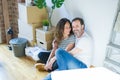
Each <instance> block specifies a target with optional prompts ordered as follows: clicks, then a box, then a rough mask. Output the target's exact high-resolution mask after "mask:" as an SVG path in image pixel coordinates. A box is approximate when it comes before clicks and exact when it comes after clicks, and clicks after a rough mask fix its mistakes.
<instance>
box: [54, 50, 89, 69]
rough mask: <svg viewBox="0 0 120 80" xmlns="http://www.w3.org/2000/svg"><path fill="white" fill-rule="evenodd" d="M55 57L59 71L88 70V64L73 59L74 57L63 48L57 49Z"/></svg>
mask: <svg viewBox="0 0 120 80" xmlns="http://www.w3.org/2000/svg"><path fill="white" fill-rule="evenodd" d="M55 55H56V59H57V64H58V70H69V69H78V68H87V66H86V64H84V63H83V62H82V61H80V60H78V59H76V58H75V57H73V55H71V54H70V53H68V52H67V51H65V50H63V49H61V48H59V49H57V51H56V54H55Z"/></svg>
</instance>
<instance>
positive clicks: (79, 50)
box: [44, 18, 93, 80]
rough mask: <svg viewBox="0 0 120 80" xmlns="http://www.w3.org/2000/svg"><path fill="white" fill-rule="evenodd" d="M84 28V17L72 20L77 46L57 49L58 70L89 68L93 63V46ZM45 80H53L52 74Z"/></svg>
mask: <svg viewBox="0 0 120 80" xmlns="http://www.w3.org/2000/svg"><path fill="white" fill-rule="evenodd" d="M84 28H85V26H84V21H83V19H82V18H74V19H73V20H72V30H73V32H74V34H75V36H76V42H75V47H74V48H73V49H72V50H71V51H69V52H67V51H65V50H63V49H58V50H57V51H56V54H55V56H56V60H57V64H58V70H70V69H77V68H87V67H89V66H90V65H91V60H92V59H91V58H92V49H93V47H92V42H91V39H90V37H89V36H88V35H87V34H86V32H84ZM44 80H51V79H50V75H48V76H47V77H46V78H45V79H44Z"/></svg>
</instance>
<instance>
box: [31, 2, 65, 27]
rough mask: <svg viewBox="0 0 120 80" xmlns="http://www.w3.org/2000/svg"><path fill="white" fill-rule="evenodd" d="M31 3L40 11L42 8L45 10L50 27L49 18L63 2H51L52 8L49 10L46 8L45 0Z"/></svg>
mask: <svg viewBox="0 0 120 80" xmlns="http://www.w3.org/2000/svg"><path fill="white" fill-rule="evenodd" d="M33 3H34V5H35V6H37V7H38V8H39V9H42V8H46V9H47V12H48V21H49V26H50V27H52V23H51V17H52V14H53V11H54V9H55V8H60V7H61V6H62V4H63V3H64V0H51V3H52V6H51V7H50V10H49V8H48V6H47V1H46V0H34V1H33Z"/></svg>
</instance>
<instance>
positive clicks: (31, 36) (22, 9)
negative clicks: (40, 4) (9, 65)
mask: <svg viewBox="0 0 120 80" xmlns="http://www.w3.org/2000/svg"><path fill="white" fill-rule="evenodd" d="M18 12H19V19H18V28H19V34H18V37H22V38H26V39H27V40H28V43H29V45H30V46H34V45H35V44H36V28H40V27H42V20H43V19H47V11H46V9H45V8H43V9H39V8H37V7H36V6H26V5H25V3H18Z"/></svg>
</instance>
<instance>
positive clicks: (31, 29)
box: [18, 19, 41, 40]
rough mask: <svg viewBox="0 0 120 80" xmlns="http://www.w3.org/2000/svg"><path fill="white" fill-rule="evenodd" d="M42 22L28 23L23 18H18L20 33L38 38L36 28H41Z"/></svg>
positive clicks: (34, 38)
mask: <svg viewBox="0 0 120 80" xmlns="http://www.w3.org/2000/svg"><path fill="white" fill-rule="evenodd" d="M40 27H41V24H40V23H36V24H27V23H25V22H23V21H22V20H21V19H18V29H19V34H23V35H27V36H30V37H31V39H32V40H36V28H40Z"/></svg>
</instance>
